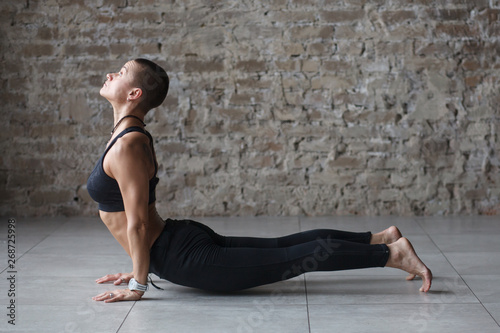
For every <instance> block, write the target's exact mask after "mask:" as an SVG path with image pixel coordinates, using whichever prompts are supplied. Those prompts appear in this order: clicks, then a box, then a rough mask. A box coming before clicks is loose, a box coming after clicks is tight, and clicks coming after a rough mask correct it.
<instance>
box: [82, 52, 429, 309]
mask: <svg viewBox="0 0 500 333" xmlns="http://www.w3.org/2000/svg"><path fill="white" fill-rule="evenodd" d="M106 77H107V80H106V81H105V83H104V85H103V87H102V88H101V91H100V94H101V96H103V97H104V98H106V99H107V100H108V101H109V102H110V103H111V105H112V107H113V114H114V123H115V126H114V128H113V130H112V132H111V134H112V136H111V139H110V142H109V143H108V146H107V147H106V150H105V152H104V154H103V156H102V157H101V159H100V160H99V162H98V163H97V165H96V167H95V168H94V170H93V171H92V174H91V175H90V177H89V180H88V183H87V188H88V191H89V194H90V195H91V196H92V198H93V199H94V200H95V201H97V202H98V203H99V212H100V217H101V219H102V220H103V222H104V223H105V224H106V226H107V227H108V229H109V231H110V232H111V233H112V234H113V236H114V237H115V238H116V240H117V241H118V242H119V243H120V244H121V245H122V247H123V248H124V249H125V251H126V252H127V253H128V255H129V256H130V257H131V259H132V264H133V270H132V272H131V273H118V274H110V275H106V276H104V277H102V278H100V279H97V280H96V282H97V283H103V282H114V284H115V285H121V284H122V283H124V284H128V288H124V289H117V290H114V291H111V292H105V293H101V294H99V295H97V296H95V297H93V299H94V300H96V301H104V302H117V301H136V300H139V299H140V298H141V297H142V296H143V294H144V292H145V291H146V290H147V278H148V273H149V272H152V273H155V274H156V275H158V276H159V277H160V278H164V279H166V280H169V281H171V282H173V283H177V284H181V285H184V286H189V287H194V288H200V289H205V290H212V291H235V290H241V289H246V288H251V287H255V286H259V285H263V284H268V283H272V282H276V281H281V280H286V279H289V278H292V277H294V276H297V275H300V274H303V273H305V272H308V271H335V270H344V269H357V268H367V267H383V266H388V267H395V268H399V269H402V270H405V271H406V272H408V273H410V275H409V276H408V278H407V279H409V280H411V279H413V278H415V277H416V276H417V275H418V276H420V277H421V278H422V280H423V284H422V287H421V288H420V290H421V291H424V292H426V291H428V290H429V289H430V286H431V280H432V274H431V272H430V270H429V269H428V268H427V267H426V266H425V265H424V264H423V263H422V261H421V260H420V259H419V258H418V256H417V255H416V253H415V251H414V250H413V247H412V246H411V244H410V243H409V241H408V240H407V239H406V238H403V237H402V236H401V233H400V232H399V230H398V229H397V228H396V227H390V228H388V229H386V230H384V231H381V232H379V233H377V234H373V235H372V234H371V233H370V232H366V233H352V232H345V231H337V230H326V229H321V230H311V231H306V232H302V233H298V234H294V235H290V236H285V237H280V238H252V237H224V236H221V235H218V234H216V233H215V232H214V231H212V230H211V229H210V228H208V227H207V226H205V225H202V224H200V223H198V222H194V221H188V220H182V221H174V220H170V219H169V220H166V221H164V220H163V219H162V218H160V216H159V215H158V213H157V211H156V208H155V200H156V198H155V188H156V184H157V183H158V178H157V177H156V172H157V161H156V155H155V151H154V148H153V140H152V138H151V135H150V134H149V133H148V132H146V131H145V130H144V126H146V125H145V124H144V122H143V120H144V116H145V115H146V114H147V113H148V111H149V110H151V109H153V108H155V107H157V106H159V105H160V104H161V103H162V102H163V100H164V99H165V97H166V95H167V91H168V86H169V80H168V76H167V74H166V73H165V71H164V70H163V69H162V68H161V67H159V66H157V65H156V64H154V63H153V62H151V61H149V60H145V59H136V60H132V61H129V62H127V63H126V64H125V65H124V66H123V68H122V69H121V70H120V71H119V72H118V73H110V74H108V75H107V76H106Z"/></svg>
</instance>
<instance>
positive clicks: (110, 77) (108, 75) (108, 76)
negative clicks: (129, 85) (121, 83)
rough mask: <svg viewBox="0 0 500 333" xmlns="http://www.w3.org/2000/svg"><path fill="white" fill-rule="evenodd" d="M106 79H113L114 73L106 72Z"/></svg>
mask: <svg viewBox="0 0 500 333" xmlns="http://www.w3.org/2000/svg"><path fill="white" fill-rule="evenodd" d="M106 79H107V80H108V81H111V80H112V79H113V74H111V73H108V74H106Z"/></svg>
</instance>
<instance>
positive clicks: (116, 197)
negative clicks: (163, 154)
mask: <svg viewBox="0 0 500 333" xmlns="http://www.w3.org/2000/svg"><path fill="white" fill-rule="evenodd" d="M130 132H141V133H144V134H146V135H147V136H148V138H149V140H150V142H151V149H153V152H154V148H153V138H152V137H151V134H149V133H148V132H147V131H145V130H144V129H142V128H141V127H129V128H127V129H125V130H123V131H122V132H121V133H120V134H118V135H117V136H116V137H115V138H114V139H113V141H111V143H110V144H109V146H108V147H107V148H106V150H105V151H104V154H103V155H102V156H101V158H100V159H99V162H97V164H96V166H95V167H94V170H93V171H92V173H91V174H90V176H89V179H88V180H87V191H88V192H89V194H90V196H91V197H92V199H94V201H97V202H98V203H99V210H102V211H105V212H123V211H125V206H124V205H123V197H122V193H121V192H120V187H119V186H118V182H117V181H116V180H115V179H113V178H111V177H110V176H108V175H107V174H106V172H104V167H103V161H104V156H106V154H107V153H108V151H109V150H110V149H111V147H113V145H114V144H115V142H116V140H118V139H119V138H121V137H122V136H124V135H125V134H127V133H130ZM157 172H158V166H157V164H156V162H155V173H154V175H153V178H151V180H150V181H149V202H148V204H151V203H153V202H155V201H156V195H155V190H156V185H157V184H158V182H159V179H158V177H156V173H157Z"/></svg>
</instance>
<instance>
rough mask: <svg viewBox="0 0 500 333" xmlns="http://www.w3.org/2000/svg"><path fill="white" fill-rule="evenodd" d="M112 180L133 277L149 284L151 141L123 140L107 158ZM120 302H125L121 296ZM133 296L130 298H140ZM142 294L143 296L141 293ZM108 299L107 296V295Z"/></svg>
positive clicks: (142, 138) (135, 135)
mask: <svg viewBox="0 0 500 333" xmlns="http://www.w3.org/2000/svg"><path fill="white" fill-rule="evenodd" d="M106 158H107V159H108V165H109V171H110V176H112V177H113V178H114V179H116V181H117V182H118V185H119V186H120V192H121V193H122V197H123V203H124V206H125V215H126V218H127V238H128V247H129V251H130V257H131V258H132V265H133V271H132V274H133V277H134V278H135V279H136V280H137V282H139V283H140V284H147V276H148V272H149V245H148V244H149V234H148V232H149V216H148V201H149V179H150V178H151V175H150V173H151V170H153V164H152V163H154V160H153V156H152V153H151V150H150V146H149V139H148V138H147V137H146V136H145V135H143V134H141V133H130V134H128V135H126V136H124V137H122V138H121V139H120V140H119V141H117V143H116V144H115V146H114V147H113V149H111V150H110V151H109V153H108V156H106ZM113 294H118V296H116V297H117V298H122V299H117V300H126V299H128V297H126V296H127V295H123V297H122V294H123V293H122V292H120V293H118V291H115V292H113ZM137 294H138V293H137V292H133V293H132V294H130V295H132V296H133V295H137ZM139 294H142V293H141V292H139ZM105 296H106V295H105Z"/></svg>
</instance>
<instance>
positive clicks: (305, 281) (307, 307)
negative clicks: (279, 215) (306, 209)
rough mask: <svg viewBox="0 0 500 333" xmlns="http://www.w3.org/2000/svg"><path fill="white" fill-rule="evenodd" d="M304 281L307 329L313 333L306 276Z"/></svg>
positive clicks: (300, 221)
mask: <svg viewBox="0 0 500 333" xmlns="http://www.w3.org/2000/svg"><path fill="white" fill-rule="evenodd" d="M298 224H299V232H300V231H302V218H301V216H299V217H298ZM303 279H304V292H305V294H306V315H307V327H308V328H309V333H311V314H310V312H309V297H308V295H307V279H306V274H304V276H303Z"/></svg>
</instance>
